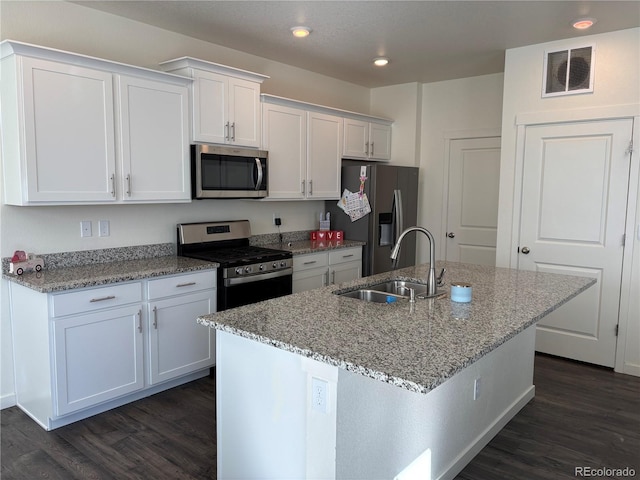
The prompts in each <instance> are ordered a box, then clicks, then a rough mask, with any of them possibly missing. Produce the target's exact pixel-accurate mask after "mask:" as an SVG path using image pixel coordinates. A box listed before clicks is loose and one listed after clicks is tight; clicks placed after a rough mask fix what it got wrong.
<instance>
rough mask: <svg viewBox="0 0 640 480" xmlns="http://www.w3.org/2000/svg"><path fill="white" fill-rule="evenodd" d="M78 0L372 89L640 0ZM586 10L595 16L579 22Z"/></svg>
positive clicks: (433, 73)
mask: <svg viewBox="0 0 640 480" xmlns="http://www.w3.org/2000/svg"><path fill="white" fill-rule="evenodd" d="M73 3H77V4H81V5H85V6H87V7H90V8H94V9H97V10H101V11H104V12H108V13H112V14H115V15H119V16H123V17H127V18H129V19H132V20H137V21H140V22H143V23H147V24H150V25H154V26H157V27H160V28H163V29H166V30H170V31H173V32H177V33H181V34H184V35H188V36H190V37H194V38H197V39H200V40H205V41H207V42H211V43H215V44H218V45H222V46H225V47H229V48H232V49H235V50H239V51H242V52H246V53H250V54H253V55H257V56H259V57H264V58H268V59H271V60H274V61H277V62H281V63H285V64H288V65H293V66H296V67H299V68H303V69H305V70H310V71H313V72H316V73H320V74H323V75H328V76H330V77H334V78H338V79H341V80H344V81H347V82H350V83H354V84H357V85H362V86H365V87H369V88H372V87H380V86H385V85H396V84H401V83H409V82H420V83H426V82H435V81H441V80H450V79H453V78H464V77H472V76H477V75H485V74H491V73H497V72H502V71H503V68H504V52H505V50H506V49H509V48H514V47H520V46H524V45H532V44H537V43H544V42H548V41H553V40H560V39H565V38H572V37H578V36H581V35H591V34H596V33H604V32H610V31H614V30H623V29H626V28H632V27H638V26H640V1H638V0H635V1H626V2H618V1H579V0H574V1H454V0H448V1H304V2H298V1H242V0H235V1H191V0H182V1H169V0H162V1H149V0H144V1H137V0H128V1H122V0H118V1H102V0H96V1H75V2H73ZM582 16H588V17H594V18H596V19H597V23H596V24H595V25H594V26H593V27H592V28H591V29H589V30H587V31H586V32H580V31H577V30H575V29H574V28H573V27H572V26H571V22H572V21H573V20H575V19H576V18H578V17H582ZM296 25H306V26H308V27H310V28H311V29H312V33H311V35H310V36H309V37H307V38H304V39H297V38H294V37H293V36H292V34H291V31H290V28H291V27H293V26H296ZM378 56H386V57H389V59H390V63H389V64H388V65H387V66H386V67H382V68H380V67H374V66H373V65H372V60H373V58H374V57H378Z"/></svg>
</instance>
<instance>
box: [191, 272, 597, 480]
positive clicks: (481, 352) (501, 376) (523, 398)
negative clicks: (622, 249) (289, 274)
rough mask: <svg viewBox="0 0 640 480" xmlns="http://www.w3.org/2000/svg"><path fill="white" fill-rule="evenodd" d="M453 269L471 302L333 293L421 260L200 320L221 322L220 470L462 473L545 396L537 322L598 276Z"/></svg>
mask: <svg viewBox="0 0 640 480" xmlns="http://www.w3.org/2000/svg"><path fill="white" fill-rule="evenodd" d="M440 267H446V268H447V275H448V278H449V279H450V280H453V281H462V282H469V283H472V284H473V301H472V302H471V303H470V304H457V303H455V302H451V301H450V299H449V298H448V295H447V296H445V297H443V298H438V299H430V300H424V299H423V300H420V299H419V300H417V302H416V303H415V304H410V303H409V302H408V300H400V301H398V302H396V303H393V304H389V305H387V304H376V303H367V302H364V301H361V300H357V299H352V298H346V297H341V296H339V295H335V294H334V292H335V291H339V292H341V291H343V290H349V289H353V288H354V287H357V286H365V285H370V284H373V283H377V282H379V281H380V280H384V279H388V278H403V279H414V280H415V279H422V278H424V277H425V274H426V266H425V265H422V266H419V267H415V268H413V267H412V268H407V269H403V270H398V271H395V272H390V273H386V274H380V275H376V276H373V277H367V278H363V279H360V280H357V281H354V282H351V283H348V284H342V285H339V286H335V285H334V286H331V287H326V288H321V289H317V290H313V291H310V292H304V293H300V294H295V295H290V296H288V297H283V298H279V299H274V300H269V301H266V302H262V303H258V304H254V305H250V306H246V307H241V308H238V309H232V310H228V311H225V312H220V313H217V314H212V315H206V316H203V317H200V318H199V319H198V321H199V322H200V323H202V324H203V325H207V326H209V327H211V328H216V329H217V330H218V333H217V349H216V352H217V353H216V354H217V360H216V378H217V380H216V381H217V385H216V392H217V393H216V395H217V399H216V402H217V406H216V412H217V434H218V440H217V458H218V478H220V479H225V480H226V479H240V478H242V479H264V478H278V479H284V478H290V479H303V478H307V479H349V480H351V479H366V480H375V479H394V478H397V479H399V480H407V479H449V478H453V477H455V475H456V474H457V473H458V472H459V471H460V470H461V469H462V468H463V467H464V466H465V465H466V464H467V463H468V462H469V461H470V460H471V459H472V458H473V456H474V455H475V454H476V453H477V452H478V451H479V450H480V449H481V448H482V447H483V446H484V445H486V443H487V442H488V441H489V440H490V439H491V438H492V437H493V436H494V435H495V434H496V433H497V432H498V431H499V430H500V429H501V428H502V427H503V426H504V425H505V424H506V423H507V422H508V421H509V420H510V419H511V418H512V417H513V416H514V415H515V414H516V413H517V412H518V411H519V410H520V409H521V408H522V407H523V406H524V405H525V404H526V403H527V402H528V401H529V400H530V399H531V398H533V396H534V386H533V383H532V382H533V360H534V347H535V323H536V322H537V321H538V320H539V319H540V318H542V317H543V316H544V315H546V314H548V313H549V312H551V311H552V310H554V309H556V308H557V307H559V306H560V305H561V304H563V303H565V302H566V301H568V300H569V299H571V298H572V297H574V296H575V295H577V294H578V293H580V292H582V291H583V290H585V289H586V288H588V287H589V286H590V285H592V284H593V283H595V281H594V280H593V279H589V278H579V277H568V276H559V275H551V274H543V273H534V272H519V271H516V270H509V269H499V268H490V267H482V266H476V265H465V264H455V263H448V264H444V263H443V264H441V265H438V268H440ZM443 290H444V291H448V283H447V285H445V287H443Z"/></svg>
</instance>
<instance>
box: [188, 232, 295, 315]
mask: <svg viewBox="0 0 640 480" xmlns="http://www.w3.org/2000/svg"><path fill="white" fill-rule="evenodd" d="M249 237H251V226H250V224H249V221H248V220H233V221H228V222H202V223H181V224H178V255H180V256H183V257H191V258H199V259H201V260H208V261H211V262H218V263H219V264H220V268H219V269H218V288H217V289H218V296H217V300H218V305H217V310H218V311H221V310H227V309H229V308H233V307H239V306H241V305H248V304H250V303H255V302H260V301H262V300H268V299H270V298H276V297H281V296H283V295H289V294H290V293H291V291H292V290H291V289H292V275H293V260H292V257H293V255H292V253H291V252H289V251H285V250H276V249H272V248H264V247H257V246H252V245H250V244H249Z"/></svg>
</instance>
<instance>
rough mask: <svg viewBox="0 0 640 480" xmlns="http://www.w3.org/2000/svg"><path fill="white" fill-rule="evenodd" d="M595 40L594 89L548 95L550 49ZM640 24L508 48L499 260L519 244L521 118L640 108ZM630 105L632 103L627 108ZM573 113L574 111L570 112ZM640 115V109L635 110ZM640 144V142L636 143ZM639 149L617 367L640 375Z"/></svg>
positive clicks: (635, 161) (634, 165)
mask: <svg viewBox="0 0 640 480" xmlns="http://www.w3.org/2000/svg"><path fill="white" fill-rule="evenodd" d="M592 42H594V43H595V76H594V91H593V93H587V94H579V95H568V96H561V97H552V98H542V96H541V90H542V75H543V59H544V55H545V50H549V49H564V48H575V47H580V46H583V45H585V44H589V43H592ZM639 86H640V28H632V29H628V30H621V31H617V32H612V33H606V34H601V35H588V36H584V37H581V38H575V39H569V40H563V41H557V42H551V43H545V44H539V45H531V46H527V47H521V48H514V49H511V50H507V52H506V60H505V73H504V97H503V111H502V155H501V165H500V201H499V205H500V207H499V211H498V244H497V255H496V264H497V265H498V266H506V267H508V266H510V262H511V256H512V252H513V250H514V249H515V248H516V246H517V240H518V239H517V238H515V237H516V234H514V233H513V226H512V222H513V220H512V218H513V215H514V205H518V204H519V202H518V201H517V199H515V198H514V189H515V185H516V183H517V182H519V181H520V179H519V178H516V174H515V170H516V161H517V160H516V159H517V158H518V152H517V127H516V123H515V121H516V117H517V116H518V115H521V114H525V113H536V114H537V115H541V114H545V115H549V114H552V113H553V114H555V116H556V117H558V118H560V117H562V116H567V115H569V114H571V115H575V116H576V117H577V118H581V119H582V118H585V117H588V115H589V114H590V113H591V112H602V111H603V110H607V111H619V110H625V111H631V112H638V111H639V108H640V87H639ZM625 106H631V108H626V107H625ZM570 112H571V113H570ZM632 115H637V113H635V114H634V113H632ZM639 119H640V117H636V123H635V125H634V130H635V137H636V139H638V138H640V136H639V135H638V129H640V125H639V124H638V123H639V122H638V120H639ZM638 143H640V142H639V141H638V140H636V144H638ZM636 152H639V149H638V148H637V147H636V148H635V152H634V154H633V155H632V157H631V161H632V172H634V173H633V175H632V177H631V178H630V184H629V188H630V194H629V205H628V206H627V208H628V210H627V213H628V217H627V218H628V222H632V223H631V224H630V225H629V226H628V227H627V234H628V241H627V242H626V245H625V254H624V264H623V269H624V272H625V274H624V276H623V281H622V297H621V301H622V303H621V308H620V311H621V315H620V330H619V334H620V335H619V337H618V348H617V356H616V370H617V371H624V372H625V373H634V374H636V375H640V347H639V345H640V305H639V304H638V285H639V283H640V258H639V257H640V254H639V253H638V250H639V249H640V241H639V239H638V229H639V228H640V216H639V215H638V214H637V213H636V208H640V206H638V207H636V205H637V195H638V191H639V190H640V175H638V171H639V165H638V163H639V162H640V155H638V153H636Z"/></svg>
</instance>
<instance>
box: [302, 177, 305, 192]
mask: <svg viewBox="0 0 640 480" xmlns="http://www.w3.org/2000/svg"><path fill="white" fill-rule="evenodd" d="M304 193H305V192H304V180H302V194H303V195H304Z"/></svg>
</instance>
